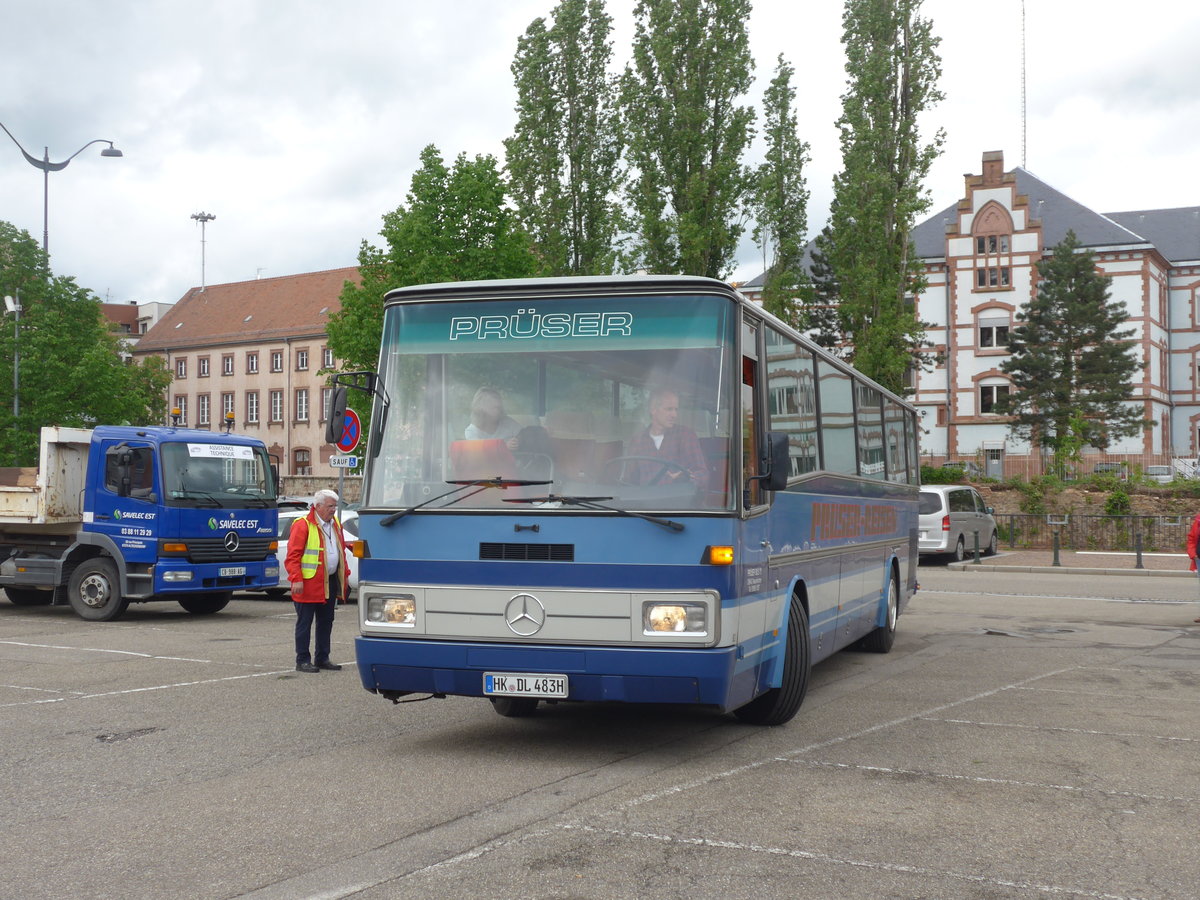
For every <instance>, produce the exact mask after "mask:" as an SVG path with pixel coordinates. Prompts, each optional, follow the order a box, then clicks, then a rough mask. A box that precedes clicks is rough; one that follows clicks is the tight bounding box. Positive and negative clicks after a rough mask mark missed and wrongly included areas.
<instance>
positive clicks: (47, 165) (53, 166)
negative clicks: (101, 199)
mask: <svg viewBox="0 0 1200 900" xmlns="http://www.w3.org/2000/svg"><path fill="white" fill-rule="evenodd" d="M0 128H4V133H5V134H7V135H8V136H9V138H10V139H11V140H12V142H13V143H14V144H16V145H17V149H18V150H20V151H21V155H23V156H24V157H25V161H26V162H28V163H29V164H30V165H31V166H36V167H37V168H39V169H41V170H42V251H43V252H45V253H49V252H50V173H51V172H61V171H62V170H63V169H65V168H66V167H67V164H68V163H69V162H70V161H71V160H73V159H74V158H75V157H77V156H78V155H79V154H80V153H82V152H83V151H84V150H86V149H87V148H88V147H90V146H92V144H108V146H107V147H105V148H104V149H103V150H101V151H100V155H101V156H124V155H125V154H123V153H122V152H121V151H120V150H118V149H117V148H116V147H114V146H113V142H112V141H109V140H105V139H104V138H97V139H96V140H94V141H88V142H87V143H86V144H84V145H83V146H82V147H80V148H79V149H78V150H76V151H75V152H74V153H72V154H71V155H70V156H68V157H67V158H66V159H64V160H63V161H62V162H50V148H49V147H46V148H45V154H44V155H43V157H42V158H41V159H38V158H37V157H36V156H31V155H30V154H29V153H28V152H26V150H25V148H24V147H22V146H21V142H20V141H18V140H17V139H16V138H15V137H13V133H12V132H11V131H9V130H8V129H7V128H5V126H4V123H3V122H0Z"/></svg>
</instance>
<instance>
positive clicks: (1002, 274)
mask: <svg viewBox="0 0 1200 900" xmlns="http://www.w3.org/2000/svg"><path fill="white" fill-rule="evenodd" d="M1010 286H1011V280H1010V276H1009V268H1008V266H986V267H983V268H979V269H976V270H975V287H977V288H995V287H1001V288H1006V287H1010Z"/></svg>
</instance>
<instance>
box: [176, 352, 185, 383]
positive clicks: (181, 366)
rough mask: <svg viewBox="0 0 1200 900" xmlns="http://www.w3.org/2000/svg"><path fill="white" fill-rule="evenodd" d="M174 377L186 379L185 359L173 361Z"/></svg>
mask: <svg viewBox="0 0 1200 900" xmlns="http://www.w3.org/2000/svg"><path fill="white" fill-rule="evenodd" d="M175 377H176V378H187V357H182V358H180V359H177V360H175Z"/></svg>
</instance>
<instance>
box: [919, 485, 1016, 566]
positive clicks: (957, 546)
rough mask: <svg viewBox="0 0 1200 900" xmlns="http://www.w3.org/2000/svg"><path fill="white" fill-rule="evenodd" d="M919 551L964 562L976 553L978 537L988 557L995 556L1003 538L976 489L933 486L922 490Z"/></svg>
mask: <svg viewBox="0 0 1200 900" xmlns="http://www.w3.org/2000/svg"><path fill="white" fill-rule="evenodd" d="M919 501H920V506H919V508H918V512H919V514H920V515H919V528H920V534H919V535H918V540H917V551H918V552H919V553H920V554H922V555H925V556H933V555H941V554H945V553H952V554H954V558H955V559H956V560H959V561H961V560H963V559H964V558H965V557H966V555H967V554H968V553H974V551H975V534H976V532H978V534H979V547H980V550H981V551H982V552H983V553H984V554H985V555H987V556H992V555H994V554H995V553H996V550H997V548H998V547H999V545H1000V537H999V534H998V533H997V531H996V519H995V518H994V517H993V515H992V508H991V507H990V506H984V503H983V497H981V496H980V495H979V492H978V491H977V490H975V488H973V487H967V486H966V485H961V484H931V485H926V486H924V487H922V488H921V490H920V494H919Z"/></svg>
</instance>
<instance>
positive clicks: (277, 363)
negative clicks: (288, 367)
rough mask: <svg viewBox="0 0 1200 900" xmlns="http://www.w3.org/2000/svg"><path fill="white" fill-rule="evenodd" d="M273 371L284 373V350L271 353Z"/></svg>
mask: <svg viewBox="0 0 1200 900" xmlns="http://www.w3.org/2000/svg"><path fill="white" fill-rule="evenodd" d="M271 371H272V372H282V371H283V351H282V350H272V351H271Z"/></svg>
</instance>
